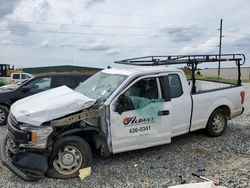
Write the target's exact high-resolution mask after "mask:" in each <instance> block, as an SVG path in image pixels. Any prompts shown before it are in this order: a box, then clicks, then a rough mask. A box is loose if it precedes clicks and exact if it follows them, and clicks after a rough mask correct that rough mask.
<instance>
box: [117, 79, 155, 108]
mask: <svg viewBox="0 0 250 188" xmlns="http://www.w3.org/2000/svg"><path fill="white" fill-rule="evenodd" d="M157 100H159V97H158V87H157V81H156V78H145V79H142V80H139V81H138V82H136V83H135V84H134V85H132V86H131V87H130V88H129V89H127V91H125V92H124V93H123V94H122V95H121V96H120V97H119V99H118V105H117V111H118V112H124V111H129V110H137V109H142V108H144V107H146V106H147V105H149V104H151V103H155V101H157Z"/></svg>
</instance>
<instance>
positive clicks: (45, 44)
mask: <svg viewBox="0 0 250 188" xmlns="http://www.w3.org/2000/svg"><path fill="white" fill-rule="evenodd" d="M38 48H47V49H51V48H53V45H52V44H51V43H50V42H49V41H48V40H44V41H43V42H42V43H41V44H40V45H39V46H38Z"/></svg>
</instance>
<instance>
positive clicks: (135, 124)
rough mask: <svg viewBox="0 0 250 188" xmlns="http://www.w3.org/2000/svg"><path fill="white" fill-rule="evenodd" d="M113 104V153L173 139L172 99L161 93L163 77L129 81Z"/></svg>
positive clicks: (163, 142) (164, 142)
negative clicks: (164, 97) (161, 79)
mask: <svg viewBox="0 0 250 188" xmlns="http://www.w3.org/2000/svg"><path fill="white" fill-rule="evenodd" d="M112 103H113V104H111V105H110V106H111V110H110V112H111V114H110V115H111V137H112V149H113V153H118V152H123V151H129V150H135V149H140V148H146V147H150V146H155V145H160V144H166V143H170V142H171V116H170V113H171V111H172V109H171V108H172V107H171V102H170V101H165V100H164V99H163V97H162V93H161V86H160V78H157V77H144V78H140V79H137V80H135V81H134V82H133V83H132V84H130V85H129V86H128V87H127V88H126V89H125V90H124V91H123V92H122V93H121V94H120V95H119V96H117V97H116V98H115V100H114V101H113V102H112Z"/></svg>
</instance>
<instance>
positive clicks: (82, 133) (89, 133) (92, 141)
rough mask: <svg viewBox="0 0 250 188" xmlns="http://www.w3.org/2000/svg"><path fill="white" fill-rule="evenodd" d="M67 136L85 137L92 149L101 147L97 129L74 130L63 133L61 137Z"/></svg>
mask: <svg viewBox="0 0 250 188" xmlns="http://www.w3.org/2000/svg"><path fill="white" fill-rule="evenodd" d="M66 136H78V137H81V138H82V139H84V140H85V141H86V142H87V143H88V144H89V145H90V147H91V148H92V149H98V148H99V147H100V138H99V137H98V132H97V131H96V130H79V129H78V130H75V131H74V130H72V131H68V132H65V133H63V134H62V135H61V136H60V139H61V138H63V137H66Z"/></svg>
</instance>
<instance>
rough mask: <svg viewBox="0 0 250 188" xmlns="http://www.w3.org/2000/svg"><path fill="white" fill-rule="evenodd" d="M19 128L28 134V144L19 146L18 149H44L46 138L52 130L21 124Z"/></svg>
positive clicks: (45, 127)
mask: <svg viewBox="0 0 250 188" xmlns="http://www.w3.org/2000/svg"><path fill="white" fill-rule="evenodd" d="M20 128H21V130H26V131H28V132H29V133H30V134H29V135H30V137H29V142H28V143H27V144H20V147H30V148H46V146H47V140H48V136H49V135H50V134H51V133H52V132H53V128H52V127H48V126H44V127H31V125H27V124H23V125H21V126H20Z"/></svg>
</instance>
